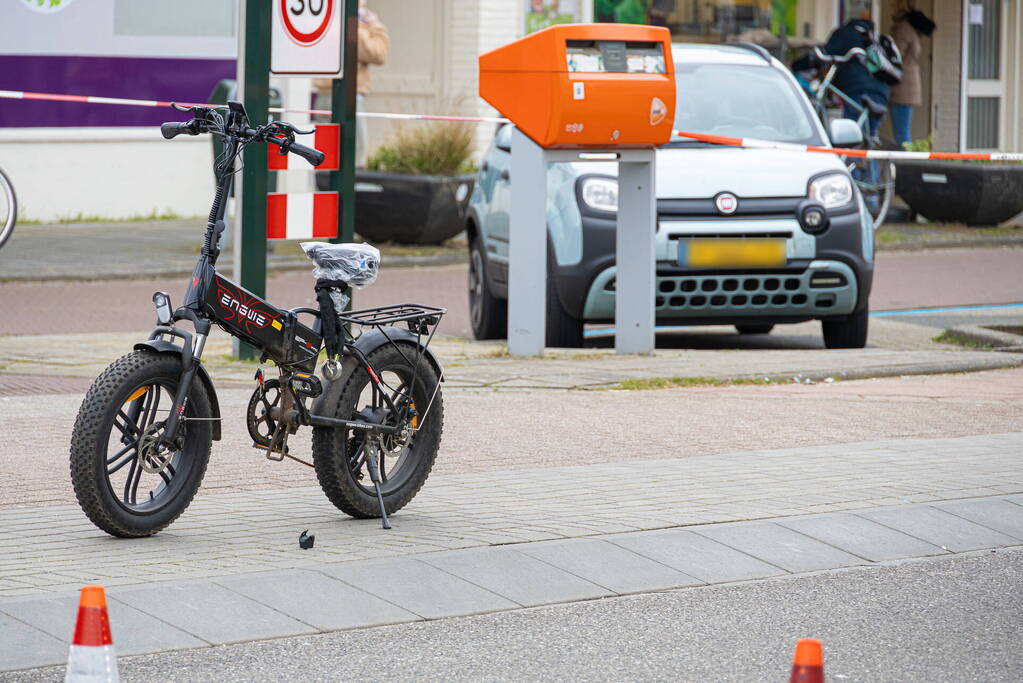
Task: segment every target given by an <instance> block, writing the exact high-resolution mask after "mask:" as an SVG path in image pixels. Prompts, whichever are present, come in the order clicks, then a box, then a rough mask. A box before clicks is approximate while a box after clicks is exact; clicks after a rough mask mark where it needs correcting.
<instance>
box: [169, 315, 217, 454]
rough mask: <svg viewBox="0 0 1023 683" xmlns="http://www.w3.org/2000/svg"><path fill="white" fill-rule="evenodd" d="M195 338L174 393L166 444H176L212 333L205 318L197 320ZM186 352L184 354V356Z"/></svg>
mask: <svg viewBox="0 0 1023 683" xmlns="http://www.w3.org/2000/svg"><path fill="white" fill-rule="evenodd" d="M194 323H195V339H194V342H193V343H192V348H191V358H190V361H191V362H189V363H187V364H186V366H185V369H184V371H183V372H182V373H181V378H180V379H179V380H178V390H177V393H176V394H175V395H174V405H172V406H171V411H170V415H169V416H168V417H167V424H166V425H164V429H163V436H162V437H161V442H162V443H163V444H164V445H166V446H169V447H171V446H174V443H175V441H176V439H177V436H178V430H179V429H180V426H181V423H182V421H183V420H184V417H185V408H186V406H187V405H188V395H189V394H190V393H191V391H192V383H193V382H194V381H195V375H196V373H197V372H198V371H199V364H200V363H201V360H202V352H203V349H204V348H205V347H206V337H207V336H208V335H209V333H210V323H209V322H208V321H205V320H195V321H194ZM187 343H188V342H187V340H186V345H187ZM185 356H186V354H182V357H183V358H184V357H185Z"/></svg>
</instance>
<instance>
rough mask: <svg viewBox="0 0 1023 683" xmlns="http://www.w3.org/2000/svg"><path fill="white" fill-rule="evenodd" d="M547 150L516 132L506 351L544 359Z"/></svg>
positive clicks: (510, 176)
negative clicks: (541, 356)
mask: <svg viewBox="0 0 1023 683" xmlns="http://www.w3.org/2000/svg"><path fill="white" fill-rule="evenodd" d="M545 152H546V150H544V149H543V148H542V147H541V146H540V145H538V144H536V143H535V142H533V141H532V140H530V139H529V137H528V136H527V135H526V134H525V133H523V132H522V131H520V130H519V129H518V128H515V129H514V130H513V131H512V154H511V169H510V173H509V179H510V180H511V205H512V209H511V216H510V218H509V226H508V227H509V232H508V352H509V353H511V354H512V355H513V356H540V355H543V348H544V345H545V342H546V331H547V159H546V154H545Z"/></svg>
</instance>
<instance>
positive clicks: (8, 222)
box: [0, 168, 18, 247]
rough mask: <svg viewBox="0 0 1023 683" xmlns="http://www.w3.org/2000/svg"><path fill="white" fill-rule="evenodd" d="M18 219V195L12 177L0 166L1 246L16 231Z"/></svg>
mask: <svg viewBox="0 0 1023 683" xmlns="http://www.w3.org/2000/svg"><path fill="white" fill-rule="evenodd" d="M17 220H18V197H17V195H15V194H14V185H12V184H11V179H10V178H8V177H7V174H6V173H4V170H3V169H2V168H0V247H2V246H4V242H6V241H7V240H8V239H9V238H10V236H11V233H13V232H14V224H15V223H16V222H17Z"/></svg>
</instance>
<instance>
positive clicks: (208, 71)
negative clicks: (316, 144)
mask: <svg viewBox="0 0 1023 683" xmlns="http://www.w3.org/2000/svg"><path fill="white" fill-rule="evenodd" d="M234 77H235V61H234V60H233V59H163V58H152V57H54V56H23V55H17V56H16V55H0V90H21V91H30V92H44V93H56V94H62V95H99V96H102V97H130V98H135V99H144V100H145V99H149V100H178V101H182V102H205V101H206V98H208V97H209V96H210V93H211V92H213V87H214V86H215V85H216V84H217V81H219V80H220V79H222V78H234ZM180 118H183V117H182V116H181V115H178V114H176V113H175V112H173V111H171V110H170V109H169V108H168V109H162V108H156V107H131V106H124V105H111V104H79V103H76V102H42V101H39V100H0V127H15V126H153V125H159V124H160V123H162V122H164V121H170V120H174V119H180Z"/></svg>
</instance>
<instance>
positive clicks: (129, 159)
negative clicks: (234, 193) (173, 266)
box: [0, 127, 213, 221]
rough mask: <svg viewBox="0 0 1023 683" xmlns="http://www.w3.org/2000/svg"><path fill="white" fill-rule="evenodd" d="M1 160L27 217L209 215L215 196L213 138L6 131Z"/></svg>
mask: <svg viewBox="0 0 1023 683" xmlns="http://www.w3.org/2000/svg"><path fill="white" fill-rule="evenodd" d="M0 165H2V166H3V168H4V172H5V173H7V175H8V176H9V177H10V179H11V183H13V185H14V190H15V192H16V193H17V195H18V205H19V209H20V213H21V215H22V217H23V218H28V219H36V220H43V221H51V220H59V219H62V218H70V217H73V216H77V215H79V214H82V215H85V216H100V217H104V218H129V217H132V216H142V215H148V214H150V213H153V212H164V211H173V212H175V213H177V214H180V215H182V216H205V215H206V214H207V213H208V212H209V207H210V202H211V201H212V198H213V152H212V148H211V145H210V140H209V137H208V136H202V137H196V138H192V137H179V138H176V139H175V140H173V141H168V140H164V139H163V138H162V137H161V136H160V131H159V129H158V128H155V127H153V128H148V127H147V128H77V129H67V128H4V129H0Z"/></svg>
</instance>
